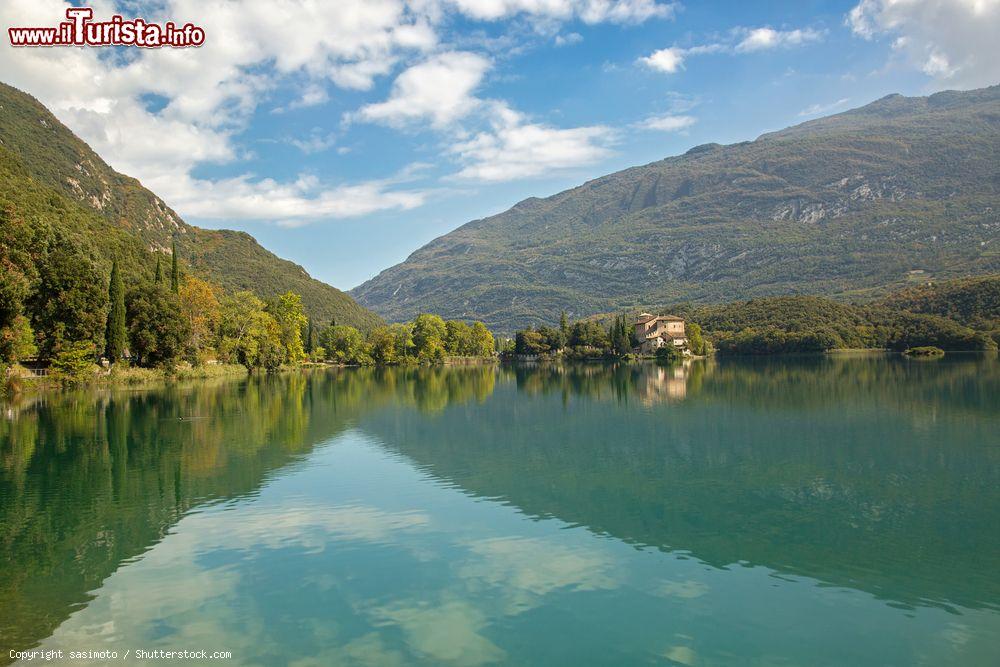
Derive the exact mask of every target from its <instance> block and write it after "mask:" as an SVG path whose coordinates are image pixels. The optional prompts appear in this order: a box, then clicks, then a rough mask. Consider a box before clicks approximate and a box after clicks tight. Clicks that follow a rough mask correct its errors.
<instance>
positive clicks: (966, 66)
mask: <svg viewBox="0 0 1000 667" xmlns="http://www.w3.org/2000/svg"><path fill="white" fill-rule="evenodd" d="M846 22H847V25H848V26H850V28H851V30H853V31H854V33H855V34H857V35H859V36H861V37H864V38H866V39H872V38H875V37H879V36H883V35H885V36H890V37H893V38H894V41H893V50H894V51H895V52H896V53H897V54H899V55H900V56H901V57H902V58H904V59H905V60H906V61H907V62H909V63H910V64H911V65H912V66H914V67H916V68H917V69H919V70H921V71H922V72H923V73H924V74H926V75H927V76H929V77H931V78H932V79H934V81H936V82H937V83H939V84H942V85H947V86H954V87H959V88H976V87H980V86H989V85H993V84H996V83H998V82H1000V40H998V39H997V35H1000V0H862V1H861V2H859V3H858V4H857V5H856V6H855V7H854V8H853V9H852V10H851V11H850V13H849V14H848V15H847V19H846Z"/></svg>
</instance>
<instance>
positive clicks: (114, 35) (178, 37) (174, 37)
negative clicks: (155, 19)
mask: <svg viewBox="0 0 1000 667" xmlns="http://www.w3.org/2000/svg"><path fill="white" fill-rule="evenodd" d="M93 17H94V12H93V10H92V9H91V8H90V7H70V8H69V9H67V10H66V18H67V19H69V20H68V21H62V22H61V23H59V25H58V26H56V27H54V28H7V34H8V36H9V37H10V43H11V46H140V47H143V48H147V49H158V48H161V47H165V46H168V47H173V48H186V47H189V46H201V45H202V44H204V43H205V31H204V30H203V29H202V28H200V27H198V26H196V25H194V24H191V23H186V24H184V25H183V26H177V25H176V24H175V23H174V22H173V21H167V22H166V23H164V24H162V25H161V24H159V23H148V22H146V21H144V20H143V19H138V18H136V19H125V18H122V17H121V16H119V15H118V14H115V15H114V16H112V17H111V19H110V20H108V21H92V20H91V19H93Z"/></svg>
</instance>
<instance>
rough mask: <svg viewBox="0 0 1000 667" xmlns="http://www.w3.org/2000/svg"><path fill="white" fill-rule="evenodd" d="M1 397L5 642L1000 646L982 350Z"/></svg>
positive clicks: (944, 652) (1, 641) (824, 650)
mask: <svg viewBox="0 0 1000 667" xmlns="http://www.w3.org/2000/svg"><path fill="white" fill-rule="evenodd" d="M0 410H2V413H3V414H2V419H0V610H2V611H0V648H2V649H3V651H4V653H3V655H2V656H0V660H2V661H3V662H4V663H5V664H6V663H9V662H11V659H10V657H9V653H8V649H18V650H23V649H26V648H31V647H37V648H40V649H62V650H64V651H67V652H68V651H73V650H76V651H83V650H93V651H99V650H113V651H117V652H118V656H119V661H121V658H122V656H123V655H124V653H125V652H126V651H128V650H132V651H133V653H134V651H136V650H138V649H142V650H147V651H149V650H154V649H164V650H183V649H189V650H201V649H205V650H208V651H209V652H211V651H229V652H231V653H232V655H233V658H232V661H231V662H230V663H229V664H240V665H285V664H287V665H331V664H346V665H354V664H356V665H412V664H429V665H440V664H454V665H487V664H509V665H558V664H567V665H569V664H573V665H580V664H587V665H622V664H681V665H714V664H761V665H786V664H787V665H921V664H926V665H945V664H947V665H950V664H959V665H995V664H997V663H998V662H1000V577H998V576H997V572H1000V363H998V362H997V360H996V358H995V357H982V356H971V355H970V356H961V355H955V356H949V357H946V358H945V359H943V360H937V361H908V360H904V359H898V358H886V357H827V358H803V359H785V360H749V361H736V360H719V361H715V362H709V363H704V362H696V363H694V364H692V365H689V366H687V367H681V368H667V369H664V368H659V367H657V366H653V365H649V366H639V367H629V368H617V369H615V368H608V367H603V366H577V367H568V368H518V369H516V370H511V369H506V368H505V369H494V368H460V369H424V370H409V371H404V370H392V369H389V370H381V371H378V370H364V369H355V370H341V371H331V372H324V373H316V374H312V375H304V374H303V375H287V376H281V377H276V378H259V379H251V380H248V381H245V382H225V383H219V384H201V385H192V386H180V387H171V388H167V389H161V390H155V391H133V392H123V391H107V392H79V393H66V394H60V395H55V396H46V397H41V398H34V399H22V400H21V401H18V402H15V403H10V404H5V405H2V406H0ZM98 662H99V661H98ZM127 662H134V660H131V659H130V660H128V661H127ZM72 664H85V663H84V662H81V661H74V662H73V663H72ZM188 664H191V663H188ZM216 664H219V663H216Z"/></svg>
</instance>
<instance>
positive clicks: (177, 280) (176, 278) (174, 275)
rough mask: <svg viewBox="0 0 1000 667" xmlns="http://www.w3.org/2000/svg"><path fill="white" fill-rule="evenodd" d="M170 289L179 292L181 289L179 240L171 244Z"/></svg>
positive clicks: (175, 292)
mask: <svg viewBox="0 0 1000 667" xmlns="http://www.w3.org/2000/svg"><path fill="white" fill-rule="evenodd" d="M170 290H171V291H172V292H173V293H174V294H177V293H178V292H180V291H181V277H180V274H179V273H178V272H177V241H176V240H174V242H173V243H172V244H171V258H170Z"/></svg>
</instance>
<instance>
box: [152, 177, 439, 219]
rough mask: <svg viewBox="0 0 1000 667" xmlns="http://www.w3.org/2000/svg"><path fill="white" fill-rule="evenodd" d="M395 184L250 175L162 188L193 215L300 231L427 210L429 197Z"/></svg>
mask: <svg viewBox="0 0 1000 667" xmlns="http://www.w3.org/2000/svg"><path fill="white" fill-rule="evenodd" d="M393 185H394V183H393V182H392V181H391V180H379V181H367V182H363V183H356V184H341V185H335V186H330V185H328V184H324V183H321V182H320V181H319V180H318V179H316V178H315V177H310V176H300V177H299V178H298V179H297V180H295V181H293V182H290V183H279V182H277V181H274V180H272V179H269V178H265V179H262V180H252V179H251V177H250V176H248V175H242V176H237V177H235V178H228V179H217V180H213V181H209V180H199V179H194V178H191V177H190V176H186V177H183V178H179V179H178V180H177V182H176V183H173V184H170V183H163V184H161V186H160V190H162V191H163V192H165V193H166V196H164V197H163V198H164V199H165V200H167V201H171V200H174V201H178V202H179V206H180V207H181V209H182V210H184V211H186V212H187V213H188V214H189V215H194V216H199V217H203V218H209V219H227V218H232V219H237V220H270V221H278V223H279V224H281V225H282V226H284V227H299V226H302V225H306V224H309V223H310V222H314V221H316V220H322V219H325V218H351V217H357V216H361V215H367V214H370V213H375V212H378V211H386V210H409V209H413V208H416V207H418V206H421V205H423V203H424V202H425V201H426V198H427V193H426V192H424V191H417V190H393V189H391V188H392V186H393Z"/></svg>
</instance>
